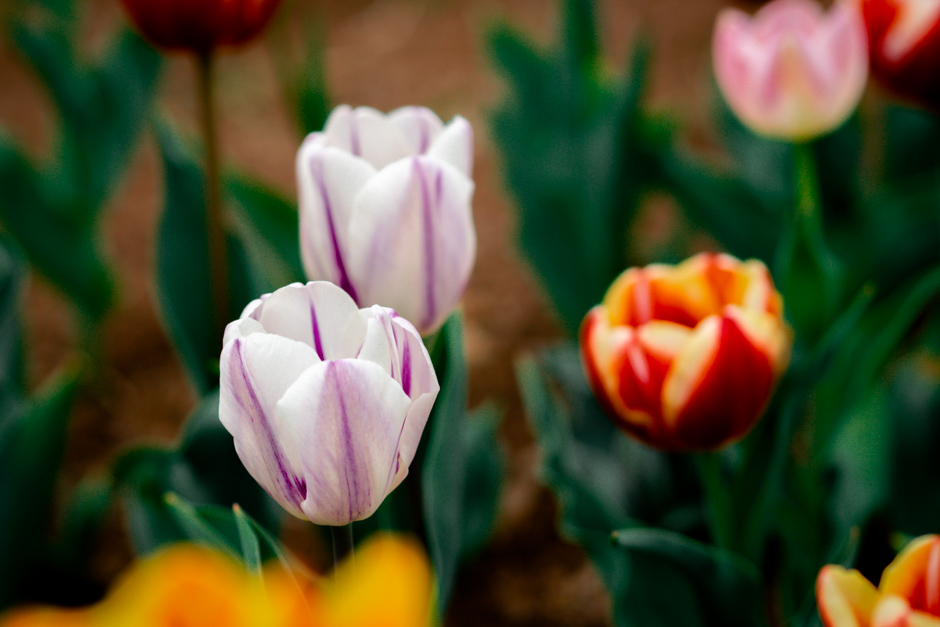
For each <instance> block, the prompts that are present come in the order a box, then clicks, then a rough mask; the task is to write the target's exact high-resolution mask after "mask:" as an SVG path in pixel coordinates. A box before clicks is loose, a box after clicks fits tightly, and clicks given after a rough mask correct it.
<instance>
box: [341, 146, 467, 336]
mask: <svg viewBox="0 0 940 627" xmlns="http://www.w3.org/2000/svg"><path fill="white" fill-rule="evenodd" d="M473 187H474V186H473V181H471V180H470V179H469V178H467V177H466V176H464V175H463V174H462V173H461V172H460V171H459V170H457V169H456V168H455V167H453V166H451V165H450V164H448V163H445V162H443V161H440V160H438V159H434V158H430V157H413V158H411V159H405V160H402V161H398V162H395V163H393V164H391V165H390V166H388V167H386V168H384V169H382V170H381V171H379V172H378V173H377V174H376V175H375V176H374V177H372V178H371V179H370V180H369V182H368V183H367V184H366V185H365V187H363V189H362V191H361V192H360V193H359V195H358V196H357V197H356V200H355V207H354V209H353V218H352V221H351V223H350V230H349V236H350V239H349V250H350V253H351V254H350V257H349V270H350V274H351V276H352V277H353V281H354V283H355V284H356V286H357V290H358V299H357V300H358V302H359V303H360V304H361V305H372V304H376V303H378V304H381V305H383V306H386V307H391V308H393V309H395V310H396V311H397V312H398V313H399V314H401V315H402V316H403V317H405V318H407V319H408V320H410V321H411V322H412V323H414V325H415V327H417V329H418V330H419V331H420V332H421V333H424V334H426V333H430V332H433V331H434V330H436V329H437V328H438V327H440V325H441V324H443V322H444V320H445V319H446V318H447V316H448V314H449V313H450V312H451V310H452V309H453V308H454V307H455V306H456V305H457V302H458V301H459V300H460V297H461V296H462V295H463V291H464V288H465V286H466V284H467V280H468V279H469V276H470V272H471V271H472V269H473V262H474V258H475V256H476V233H475V231H474V227H473V216H472V213H471V205H470V201H471V198H472V195H473Z"/></svg>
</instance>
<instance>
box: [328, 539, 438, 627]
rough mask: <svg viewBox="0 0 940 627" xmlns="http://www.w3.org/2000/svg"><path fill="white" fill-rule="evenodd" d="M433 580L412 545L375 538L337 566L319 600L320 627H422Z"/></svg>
mask: <svg viewBox="0 0 940 627" xmlns="http://www.w3.org/2000/svg"><path fill="white" fill-rule="evenodd" d="M432 594H433V577H432V573H431V565H430V564H429V563H428V559H427V556H426V555H425V554H424V551H423V550H422V549H421V547H420V546H419V545H418V544H417V543H416V542H414V541H412V540H404V539H402V538H399V537H393V536H388V535H379V536H374V537H373V538H372V539H370V540H369V541H368V542H366V543H365V544H364V545H363V546H362V547H361V548H357V550H356V554H355V557H354V558H353V559H351V560H348V561H347V562H346V563H344V564H342V565H340V567H339V568H338V569H337V570H336V572H335V574H334V576H333V578H332V581H331V582H330V583H329V584H328V585H327V586H326V587H325V589H324V595H323V603H324V606H323V610H324V621H323V626H324V627H379V626H380V627H424V626H425V625H428V624H429V620H430V618H431V612H432V611H433V608H432V601H431V599H432Z"/></svg>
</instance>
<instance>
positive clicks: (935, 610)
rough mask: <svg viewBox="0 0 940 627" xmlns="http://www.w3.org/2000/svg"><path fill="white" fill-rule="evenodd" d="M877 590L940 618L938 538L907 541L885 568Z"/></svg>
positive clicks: (939, 546)
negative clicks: (904, 600) (897, 597)
mask: <svg viewBox="0 0 940 627" xmlns="http://www.w3.org/2000/svg"><path fill="white" fill-rule="evenodd" d="M879 589H880V590H881V591H882V592H884V593H885V594H893V595H896V596H899V597H901V598H902V599H906V600H907V601H908V602H909V603H910V605H911V607H912V608H913V609H914V610H918V611H923V612H926V613H928V614H932V615H934V616H940V536H936V535H929V536H921V537H920V538H917V539H916V540H913V541H911V542H910V543H909V544H908V545H907V546H906V547H904V550H903V551H901V553H900V554H898V556H897V557H896V558H895V559H894V561H893V562H891V564H890V565H889V566H888V567H887V568H885V571H884V573H883V574H882V575H881V584H880V585H879Z"/></svg>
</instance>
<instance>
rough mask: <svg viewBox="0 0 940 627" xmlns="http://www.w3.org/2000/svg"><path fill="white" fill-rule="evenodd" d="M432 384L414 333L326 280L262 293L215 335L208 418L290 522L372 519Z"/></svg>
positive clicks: (412, 442) (423, 415) (417, 430)
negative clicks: (216, 396) (216, 393)
mask: <svg viewBox="0 0 940 627" xmlns="http://www.w3.org/2000/svg"><path fill="white" fill-rule="evenodd" d="M439 390H440V386H439V385H438V382H437V376H436V375H435V373H434V367H433V366H432V365H431V359H430V357H429V356H428V352H427V349H425V347H424V343H423V342H422V341H421V336H420V335H419V334H418V332H417V330H415V328H414V326H412V325H411V323H409V322H408V321H407V320H405V319H403V318H401V317H400V316H398V314H396V313H395V312H394V311H393V310H391V309H387V308H385V307H379V306H373V307H371V308H367V309H361V310H360V309H358V308H357V306H356V303H355V302H354V301H353V299H352V298H351V297H350V296H349V295H348V294H347V293H346V292H345V291H343V290H342V289H340V288H339V287H337V286H335V285H333V284H332V283H328V282H326V281H314V282H311V283H308V284H307V285H301V284H300V283H295V284H292V285H288V286H286V287H282V288H281V289H279V290H277V291H276V292H274V293H273V294H266V295H264V296H262V297H261V298H260V299H258V300H256V301H254V302H252V303H251V304H249V305H248V307H246V308H245V311H244V312H243V313H242V316H241V318H239V319H238V320H236V321H234V322H232V323H230V324H229V325H228V327H226V329H225V339H224V347H223V349H222V359H221V400H220V404H219V418H220V419H221V420H222V424H223V425H225V428H226V429H228V431H229V433H231V434H232V436H233V437H234V439H235V449H236V451H237V452H238V456H239V457H240V458H241V460H242V463H243V464H245V467H246V468H247V469H248V472H249V473H251V476H252V477H254V478H255V480H256V481H257V482H258V483H259V484H261V486H262V487H264V489H265V490H267V492H268V494H270V495H271V496H272V497H273V498H274V500H276V501H277V502H278V503H280V504H281V506H282V507H283V508H284V509H286V510H287V511H288V512H290V513H291V514H293V515H294V516H297V517H298V518H305V519H308V520H310V521H311V522H314V523H316V524H318V525H334V526H339V525H345V524H348V523H350V522H352V521H354V520H362V519H363V518H367V517H369V516H371V515H372V513H373V512H375V510H376V509H377V508H378V507H379V505H380V504H381V503H382V501H383V500H384V499H385V497H386V496H387V495H388V493H389V492H391V491H392V490H394V489H395V487H396V486H398V484H399V483H401V482H402V480H403V479H404V478H405V476H406V475H407V474H408V467H409V465H410V464H411V461H412V459H414V456H415V451H416V450H417V448H418V442H419V441H420V439H421V433H422V431H423V430H424V425H425V423H426V422H427V419H428V415H429V414H430V412H431V407H432V405H433V404H434V400H435V399H436V398H437V393H438V391H439Z"/></svg>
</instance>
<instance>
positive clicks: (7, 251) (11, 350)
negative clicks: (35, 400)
mask: <svg viewBox="0 0 940 627" xmlns="http://www.w3.org/2000/svg"><path fill="white" fill-rule="evenodd" d="M25 281H26V268H25V266H24V264H23V260H22V259H21V257H20V255H19V254H18V253H17V252H15V249H14V247H13V246H12V243H11V242H9V241H8V240H7V238H5V237H2V236H0V431H2V430H3V425H4V424H5V423H6V422H7V421H8V420H11V419H12V418H13V417H14V416H15V415H16V414H17V411H18V409H19V406H20V404H21V403H22V401H23V381H22V378H23V372H22V370H23V363H22V361H23V347H22V343H23V338H22V333H21V329H20V312H19V309H20V303H21V301H22V296H23V287H24V285H25ZM0 448H2V445H0Z"/></svg>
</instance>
